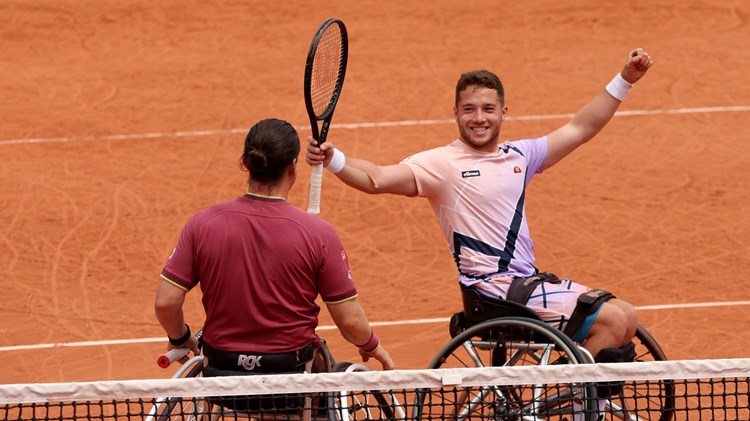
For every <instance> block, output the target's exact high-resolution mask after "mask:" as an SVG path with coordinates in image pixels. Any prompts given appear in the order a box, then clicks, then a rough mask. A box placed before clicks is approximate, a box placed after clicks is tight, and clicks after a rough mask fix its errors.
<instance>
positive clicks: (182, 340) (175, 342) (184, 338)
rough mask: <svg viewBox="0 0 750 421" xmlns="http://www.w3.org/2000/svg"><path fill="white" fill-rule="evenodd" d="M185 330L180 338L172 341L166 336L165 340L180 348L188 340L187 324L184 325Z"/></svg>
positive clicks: (188, 327) (188, 328)
mask: <svg viewBox="0 0 750 421" xmlns="http://www.w3.org/2000/svg"><path fill="white" fill-rule="evenodd" d="M185 328H186V329H187V332H185V334H184V335H182V337H181V338H178V339H172V338H170V337H169V335H167V339H169V343H170V344H172V345H174V346H180V345H182V344H184V343H185V342H187V341H188V339H190V326H188V325H187V323H185Z"/></svg>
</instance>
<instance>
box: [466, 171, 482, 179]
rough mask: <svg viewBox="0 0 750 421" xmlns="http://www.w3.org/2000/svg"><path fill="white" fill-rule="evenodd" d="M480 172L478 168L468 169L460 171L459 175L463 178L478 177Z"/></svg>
mask: <svg viewBox="0 0 750 421" xmlns="http://www.w3.org/2000/svg"><path fill="white" fill-rule="evenodd" d="M480 175H482V174H480V173H479V170H470V171H461V177H463V178H469V177H479V176H480Z"/></svg>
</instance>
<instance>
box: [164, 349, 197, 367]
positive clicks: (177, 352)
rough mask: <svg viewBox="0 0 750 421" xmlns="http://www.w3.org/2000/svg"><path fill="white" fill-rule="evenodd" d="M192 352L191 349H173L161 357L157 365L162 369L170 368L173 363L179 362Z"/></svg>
mask: <svg viewBox="0 0 750 421" xmlns="http://www.w3.org/2000/svg"><path fill="white" fill-rule="evenodd" d="M188 352H190V348H175V349H171V350H169V351H168V352H166V353H165V354H161V355H159V358H157V359H156V364H158V365H159V367H161V368H167V367H169V366H170V365H171V364H172V363H173V362H175V361H177V360H179V359H180V358H182V357H184V356H185V355H187V354H188Z"/></svg>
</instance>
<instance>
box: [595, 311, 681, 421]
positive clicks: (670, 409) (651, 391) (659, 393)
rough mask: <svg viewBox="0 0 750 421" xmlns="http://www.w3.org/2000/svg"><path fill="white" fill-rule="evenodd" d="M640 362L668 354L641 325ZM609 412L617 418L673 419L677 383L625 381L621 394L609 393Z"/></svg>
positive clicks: (637, 339)
mask: <svg viewBox="0 0 750 421" xmlns="http://www.w3.org/2000/svg"><path fill="white" fill-rule="evenodd" d="M633 342H634V343H635V350H636V358H635V360H636V361H638V362H646V361H666V360H667V357H666V355H665V354H664V351H663V350H662V349H661V347H660V346H659V344H658V343H657V342H656V340H655V339H654V337H653V336H652V335H651V334H650V333H649V332H648V331H647V330H646V329H645V328H644V327H643V326H641V325H638V329H637V330H636V334H635V338H634V339H633ZM606 405H607V409H608V411H607V412H608V413H609V414H610V416H611V417H612V419H617V420H633V421H635V420H646V419H648V420H660V421H670V420H671V419H672V417H673V415H674V405H675V385H674V381H672V380H657V381H638V382H634V383H625V386H624V387H623V390H622V392H621V393H620V394H618V395H614V396H612V397H610V398H609V399H608V400H607V402H606Z"/></svg>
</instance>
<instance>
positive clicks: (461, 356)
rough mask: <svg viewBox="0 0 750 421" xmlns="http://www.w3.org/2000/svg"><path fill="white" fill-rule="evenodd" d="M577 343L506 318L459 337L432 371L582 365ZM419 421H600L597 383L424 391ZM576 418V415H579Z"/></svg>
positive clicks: (537, 323) (418, 399) (539, 325)
mask: <svg viewBox="0 0 750 421" xmlns="http://www.w3.org/2000/svg"><path fill="white" fill-rule="evenodd" d="M585 361H586V360H585V359H584V356H583V355H582V354H581V352H580V350H579V349H578V347H577V346H576V344H575V343H573V341H571V340H570V339H569V338H568V337H567V336H565V335H563V333H562V332H560V331H559V330H557V329H555V328H553V327H551V326H549V325H547V324H546V323H544V322H541V321H538V320H534V319H530V318H525V317H501V318H497V319H491V320H488V321H485V322H482V323H479V324H477V325H474V326H472V327H470V328H468V329H466V330H464V331H462V332H459V333H458V334H457V335H456V336H455V337H454V338H453V339H452V340H451V341H449V342H448V343H447V344H446V345H445V346H444V347H443V348H442V349H441V350H440V351H439V352H438V354H437V355H436V356H435V358H434V359H433V360H432V362H431V363H430V365H429V367H428V368H463V367H504V366H528V365H534V366H543V365H559V364H582V363H584V362H585ZM415 403H416V404H415V409H414V410H415V417H414V418H415V420H418V421H421V420H431V419H452V420H459V421H462V420H479V419H481V420H486V419H494V420H525V419H533V420H558V421H563V420H573V419H585V420H592V421H593V420H595V419H596V412H597V402H596V389H595V387H594V386H593V385H592V384H536V385H512V386H509V385H494V386H492V385H489V386H483V387H461V388H458V389H457V390H455V391H446V390H444V389H443V390H439V391H435V390H419V391H417V395H416V401H415ZM574 413H575V414H576V415H575V416H574Z"/></svg>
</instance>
